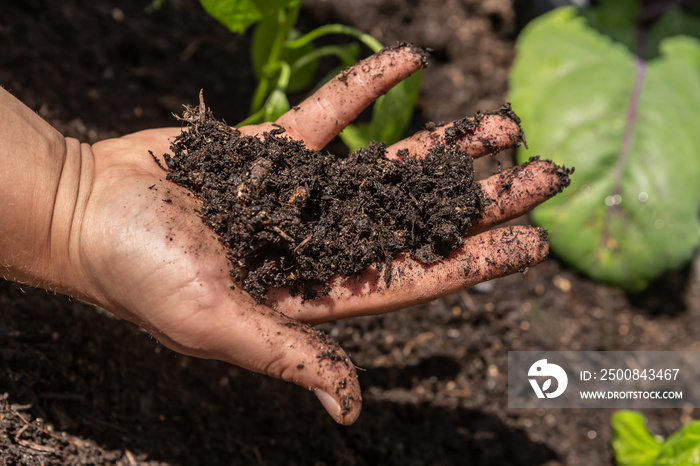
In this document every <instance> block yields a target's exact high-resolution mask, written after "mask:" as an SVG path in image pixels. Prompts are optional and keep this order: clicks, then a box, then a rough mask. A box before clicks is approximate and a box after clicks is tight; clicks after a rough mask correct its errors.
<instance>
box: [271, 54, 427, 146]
mask: <svg viewBox="0 0 700 466" xmlns="http://www.w3.org/2000/svg"><path fill="white" fill-rule="evenodd" d="M423 66H425V52H424V51H423V50H421V49H419V48H417V47H414V46H411V45H397V46H395V47H389V48H386V49H384V50H382V51H380V52H379V53H376V54H374V55H372V56H371V57H369V58H367V59H365V60H363V61H361V62H359V63H357V64H356V65H354V66H352V67H350V68H348V69H346V70H345V71H343V72H342V73H341V74H340V75H338V76H336V77H335V78H333V79H332V80H330V81H329V82H328V83H327V84H325V85H324V86H323V87H321V88H320V89H319V90H318V91H316V92H315V93H314V94H313V95H312V96H311V97H309V98H307V99H306V100H304V101H303V102H302V103H301V104H299V105H298V106H297V107H294V108H293V109H292V110H290V111H288V112H287V113H285V114H284V115H282V116H281V117H280V118H279V119H278V120H277V122H276V123H277V124H278V125H279V126H282V127H283V128H285V129H286V130H287V133H288V134H289V136H290V137H292V138H294V139H299V140H302V141H304V143H305V144H306V146H307V147H308V148H310V149H316V150H319V149H322V148H323V147H324V146H325V145H326V144H328V142H330V140H331V139H333V138H334V137H335V136H337V135H338V133H340V131H341V130H342V129H343V128H345V127H346V126H347V125H348V124H349V123H350V122H351V121H353V120H354V119H355V118H356V117H357V116H358V115H359V114H360V112H362V110H364V109H365V108H367V106H369V105H370V104H371V103H372V102H374V101H375V100H376V99H377V97H379V96H381V95H383V94H385V93H386V92H388V91H389V90H390V89H391V88H392V87H394V86H395V85H396V84H398V83H399V82H401V81H403V80H404V79H406V78H407V77H408V76H410V75H411V74H413V73H414V72H415V71H417V70H419V69H420V68H422V67H423Z"/></svg>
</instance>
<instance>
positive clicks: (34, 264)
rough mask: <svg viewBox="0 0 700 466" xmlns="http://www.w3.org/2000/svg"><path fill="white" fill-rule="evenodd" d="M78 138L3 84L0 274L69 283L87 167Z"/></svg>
mask: <svg viewBox="0 0 700 466" xmlns="http://www.w3.org/2000/svg"><path fill="white" fill-rule="evenodd" d="M81 152H83V149H82V148H81V145H80V144H79V143H78V141H76V140H74V139H66V138H64V137H63V136H62V135H61V134H60V133H59V132H58V131H57V130H56V129H54V128H53V127H52V126H51V125H49V124H48V123H47V122H46V121H44V120H43V119H42V118H41V117H39V116H38V115H37V114H36V113H34V112H33V111H32V110H30V109H29V108H28V107H26V106H25V105H24V104H22V103H21V102H20V101H19V100H17V99H16V98H14V97H13V96H12V95H10V94H9V93H8V92H7V91H5V90H4V89H2V88H0V199H1V201H0V274H1V275H2V276H3V277H4V278H8V279H11V280H16V281H20V282H23V283H29V284H32V285H35V286H40V287H43V288H48V289H53V290H56V291H66V288H70V286H69V285H68V283H66V281H67V275H66V274H67V272H69V271H70V269H71V264H70V262H71V257H70V256H71V254H70V252H69V251H71V247H70V243H71V233H70V232H71V229H72V228H73V227H74V226H75V219H76V216H75V213H76V209H77V208H78V206H79V199H80V193H79V191H80V189H79V188H80V185H81V183H80V180H81V177H83V176H82V174H83V173H84V171H85V170H86V169H89V167H85V166H84V165H85V161H84V160H85V159H86V157H83V156H82V154H81Z"/></svg>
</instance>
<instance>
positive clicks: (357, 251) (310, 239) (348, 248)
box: [164, 101, 489, 301]
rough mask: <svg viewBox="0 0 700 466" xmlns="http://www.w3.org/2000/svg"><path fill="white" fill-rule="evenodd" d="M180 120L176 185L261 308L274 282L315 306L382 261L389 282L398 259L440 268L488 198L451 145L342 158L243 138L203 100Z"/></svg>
mask: <svg viewBox="0 0 700 466" xmlns="http://www.w3.org/2000/svg"><path fill="white" fill-rule="evenodd" d="M182 120H183V121H184V122H185V123H186V127H185V128H184V129H183V131H182V133H181V134H180V135H179V136H178V137H177V138H176V139H175V140H174V142H173V143H172V145H171V150H172V152H173V153H172V155H170V154H165V156H164V157H165V162H166V164H167V168H168V170H169V173H168V179H169V180H172V181H174V182H175V183H178V184H180V185H182V186H185V187H187V188H188V189H189V190H191V191H192V192H193V193H194V194H195V195H196V196H198V197H200V198H201V199H202V200H203V202H204V206H203V209H202V217H203V219H204V222H205V223H206V224H208V225H210V226H211V227H212V228H213V229H214V231H215V232H216V233H217V234H218V235H219V238H220V240H221V241H223V242H224V244H226V245H227V247H228V251H229V259H230V260H231V263H232V264H233V270H232V275H233V276H234V277H235V278H236V279H238V280H239V281H240V282H241V283H242V285H243V287H244V288H245V289H246V291H248V292H249V293H250V294H251V295H252V296H253V297H254V298H256V299H257V300H258V301H260V300H262V299H264V297H265V296H266V290H267V287H268V286H269V285H272V286H275V287H283V288H288V289H289V290H291V293H292V294H293V295H297V294H301V295H302V296H303V298H304V299H311V298H314V297H317V296H318V295H319V294H324V293H327V292H328V291H329V281H330V280H331V278H332V277H333V276H334V275H336V274H338V275H340V276H351V275H354V274H357V273H359V272H360V271H362V270H363V269H365V268H366V267H368V266H369V265H372V264H375V265H377V266H378V267H382V266H381V264H384V266H383V270H382V273H383V278H384V279H385V280H386V281H387V283H390V281H391V259H392V257H394V256H395V255H396V254H398V253H400V252H410V253H411V254H412V257H413V258H415V259H416V260H418V261H420V262H422V263H426V264H428V263H433V262H436V261H439V260H440V259H442V258H444V257H445V256H446V255H448V254H449V253H450V252H452V251H454V250H455V249H456V248H458V247H459V246H460V245H461V244H462V241H463V237H464V235H465V234H466V232H467V231H468V229H469V227H470V226H471V225H472V223H473V221H474V220H475V219H476V218H478V217H479V216H480V215H481V212H482V210H483V208H484V206H485V205H486V203H488V202H489V201H488V199H487V198H485V196H484V194H483V192H482V191H481V188H480V186H479V184H478V183H477V182H476V180H475V179H474V170H473V160H472V158H471V157H470V156H468V155H467V154H466V153H465V152H463V151H461V150H459V149H458V148H456V147H455V146H454V145H451V144H448V145H445V144H441V145H438V146H436V147H435V148H434V149H432V150H430V152H429V153H428V154H427V155H426V156H425V157H424V158H421V159H419V158H417V157H415V156H414V155H412V154H409V153H407V152H406V151H404V152H403V153H401V154H399V155H400V156H401V157H399V160H392V159H388V158H386V147H385V145H384V144H378V143H374V144H372V145H370V146H369V147H367V148H363V149H360V150H358V151H356V152H354V153H352V154H350V155H349V156H347V157H345V158H339V157H337V156H334V155H332V154H330V153H328V152H319V151H314V150H310V149H308V148H307V147H305V146H304V144H303V143H302V142H300V141H296V140H292V139H290V138H288V137H287V136H286V135H285V134H284V133H285V131H284V129H282V128H277V129H274V130H272V131H270V132H267V133H265V134H264V135H263V136H262V137H261V138H259V137H254V136H243V135H242V134H241V133H240V132H239V131H238V130H237V129H235V128H231V127H230V126H228V125H227V124H226V123H225V122H223V121H218V120H216V119H215V118H214V117H213V116H212V112H211V110H210V109H207V108H206V107H205V106H204V103H203V101H200V105H199V107H186V110H185V112H184V114H183V116H182ZM465 134H466V137H469V133H468V132H466V133H465ZM460 136H462V137H463V136H464V135H460Z"/></svg>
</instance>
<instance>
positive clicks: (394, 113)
mask: <svg viewBox="0 0 700 466" xmlns="http://www.w3.org/2000/svg"><path fill="white" fill-rule="evenodd" d="M421 76H422V71H421V70H418V71H417V72H416V73H414V74H413V75H411V76H410V77H408V78H407V79H405V80H403V81H402V82H401V83H399V84H398V85H396V86H394V88H393V89H391V90H390V91H389V92H387V93H386V94H385V95H383V96H382V97H380V98H379V99H377V101H376V103H375V104H374V109H373V110H372V119H371V121H370V122H369V123H358V124H354V125H349V126H348V127H346V128H345V129H344V130H343V131H342V132H341V133H340V138H341V139H342V141H343V143H345V145H346V146H348V149H350V151H351V152H352V151H355V150H357V149H359V148H360V147H366V146H368V145H369V143H371V142H372V141H376V142H384V143H386V144H387V145H390V144H393V143H395V142H396V141H398V140H399V139H401V136H402V135H403V133H404V131H405V130H406V127H407V126H408V124H409V123H410V122H411V116H412V115H413V110H414V108H415V106H416V101H417V100H418V95H419V93H420V84H421Z"/></svg>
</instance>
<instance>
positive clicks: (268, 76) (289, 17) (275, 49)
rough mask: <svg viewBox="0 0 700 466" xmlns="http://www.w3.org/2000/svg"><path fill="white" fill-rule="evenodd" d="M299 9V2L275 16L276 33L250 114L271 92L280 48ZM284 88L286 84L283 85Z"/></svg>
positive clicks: (280, 51) (257, 108) (263, 102)
mask: <svg viewBox="0 0 700 466" xmlns="http://www.w3.org/2000/svg"><path fill="white" fill-rule="evenodd" d="M300 9H301V2H297V3H295V4H294V5H292V6H291V8H290V9H289V10H285V9H282V10H280V11H279V12H278V14H277V22H278V25H279V27H278V28H277V33H276V34H275V38H274V40H273V41H272V46H271V47H270V54H269V55H268V56H267V60H266V61H265V65H263V68H262V75H261V77H260V82H259V83H258V87H257V88H256V89H255V93H254V94H253V101H252V103H251V106H250V113H252V114H253V113H256V112H257V111H258V110H260V108H262V106H263V105H265V100H266V99H267V97H268V96H269V95H270V92H272V90H273V89H272V85H273V83H275V82H276V81H278V80H277V79H275V73H276V72H277V71H278V70H279V68H280V67H279V61H280V54H281V53H282V47H283V45H284V42H285V39H286V38H287V36H288V35H289V31H291V29H292V27H293V26H294V24H295V23H296V20H297V18H298V16H299V10H300ZM286 82H287V83H288V82H289V77H287V80H286ZM285 86H286V83H285Z"/></svg>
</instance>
